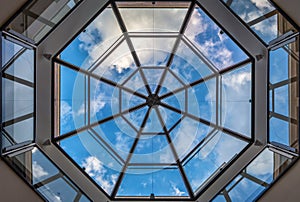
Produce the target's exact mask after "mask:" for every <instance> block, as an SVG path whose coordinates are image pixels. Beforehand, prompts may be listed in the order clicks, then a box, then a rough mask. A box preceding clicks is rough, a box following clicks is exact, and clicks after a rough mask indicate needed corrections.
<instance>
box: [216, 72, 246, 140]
mask: <svg viewBox="0 0 300 202" xmlns="http://www.w3.org/2000/svg"><path fill="white" fill-rule="evenodd" d="M250 67H251V66H247V67H246V68H244V69H240V70H238V71H233V72H230V73H227V74H225V75H223V76H222V79H223V88H222V91H223V94H222V96H223V98H222V103H221V107H222V120H221V123H222V125H224V126H225V127H227V128H230V129H231V130H233V131H236V132H239V133H241V134H244V135H246V136H250V130H251V105H250V102H249V100H251V72H250V71H249V70H250ZM237 123H239V124H237Z"/></svg>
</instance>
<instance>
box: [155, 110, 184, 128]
mask: <svg viewBox="0 0 300 202" xmlns="http://www.w3.org/2000/svg"><path fill="white" fill-rule="evenodd" d="M158 110H159V112H160V114H161V116H162V118H163V120H164V123H165V126H166V128H167V130H169V129H171V128H172V127H173V126H174V125H175V124H176V123H177V122H178V121H179V120H180V119H181V118H182V115H181V114H179V113H177V112H174V111H172V110H170V109H168V108H165V107H161V106H159V107H158Z"/></svg>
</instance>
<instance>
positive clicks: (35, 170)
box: [32, 161, 49, 179]
mask: <svg viewBox="0 0 300 202" xmlns="http://www.w3.org/2000/svg"><path fill="white" fill-rule="evenodd" d="M32 175H33V177H34V178H37V179H39V178H41V177H44V176H47V175H49V173H48V172H47V171H45V170H44V168H43V167H42V166H41V165H39V164H38V163H37V162H36V161H33V162H32Z"/></svg>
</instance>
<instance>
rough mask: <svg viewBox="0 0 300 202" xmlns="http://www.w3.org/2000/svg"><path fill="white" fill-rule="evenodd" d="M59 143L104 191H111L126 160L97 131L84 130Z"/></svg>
mask: <svg viewBox="0 0 300 202" xmlns="http://www.w3.org/2000/svg"><path fill="white" fill-rule="evenodd" d="M59 144H60V146H61V147H62V148H63V149H64V151H65V152H66V153H67V154H68V155H69V156H70V157H71V158H72V159H74V161H75V162H76V163H77V165H78V166H80V167H81V168H82V169H83V171H84V172H86V173H87V174H88V175H89V176H90V177H91V178H92V179H93V180H95V182H96V183H98V184H99V186H100V187H101V188H102V189H103V190H104V191H106V192H107V193H109V194H110V193H111V191H112V189H113V187H114V185H115V183H116V179H117V178H118V175H119V172H120V171H121V169H122V166H121V164H122V162H124V161H122V159H121V157H120V156H119V155H118V154H117V153H116V152H114V151H113V150H112V149H111V147H110V146H109V145H107V144H105V143H104V141H103V140H102V139H101V137H99V135H98V134H97V133H95V132H94V131H93V130H91V131H90V130H89V131H84V132H82V133H80V134H77V135H74V136H71V137H69V138H67V139H64V140H62V141H60V143H59ZM74 148H76V151H75V152H74Z"/></svg>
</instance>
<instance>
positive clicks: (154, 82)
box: [143, 69, 164, 93]
mask: <svg viewBox="0 0 300 202" xmlns="http://www.w3.org/2000/svg"><path fill="white" fill-rule="evenodd" d="M143 72H144V74H145V77H146V79H147V83H148V85H149V86H150V88H151V91H152V93H154V92H155V90H156V88H157V86H158V84H159V81H160V79H161V77H162V74H163V72H164V69H143Z"/></svg>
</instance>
